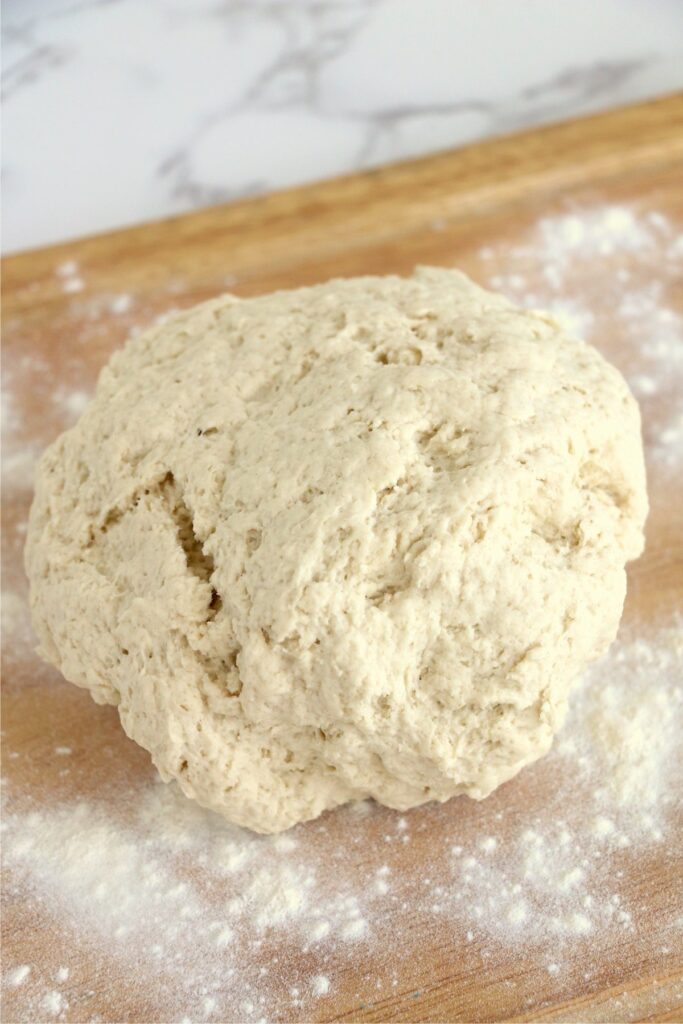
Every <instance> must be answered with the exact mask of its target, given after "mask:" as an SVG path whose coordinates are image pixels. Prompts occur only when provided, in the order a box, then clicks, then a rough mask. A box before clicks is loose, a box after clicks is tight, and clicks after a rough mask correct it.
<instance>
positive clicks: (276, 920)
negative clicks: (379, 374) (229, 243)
mask: <svg viewBox="0 0 683 1024" xmlns="http://www.w3.org/2000/svg"><path fill="white" fill-rule="evenodd" d="M444 227H445V225H442V224H441V223H440V222H435V225H434V230H435V231H438V232H441V231H442V230H443V228H444ZM479 256H480V259H481V266H482V268H483V271H484V275H485V276H486V277H487V280H486V281H485V282H484V283H487V284H489V285H490V286H492V287H495V288H498V289H500V290H501V291H503V292H506V293H507V294H509V296H510V297H511V298H512V299H513V300H514V301H516V302H520V303H522V304H525V305H527V306H529V307H533V308H546V309H550V310H551V311H552V312H553V313H554V315H555V316H556V317H557V318H558V320H560V322H561V323H562V324H563V326H564V327H565V328H566V329H567V330H568V331H570V333H572V334H574V335H575V336H576V337H586V338H588V339H589V340H591V341H592V342H593V343H595V344H596V345H597V346H598V347H601V340H602V339H603V337H604V336H607V335H611V336H614V337H615V338H616V342H615V348H614V349H610V350H609V351H608V352H607V355H608V357H609V358H611V359H614V360H615V361H616V362H618V365H619V367H620V369H621V370H622V372H624V374H625V375H626V377H627V379H628V381H629V384H630V386H631V388H632V389H633V391H634V393H635V395H636V397H637V398H638V400H639V402H640V404H641V408H642V410H643V419H644V433H645V442H646V453H647V460H648V465H649V472H650V478H651V480H652V479H653V478H656V477H657V474H662V473H668V472H670V471H672V470H673V471H678V470H680V466H681V457H682V455H683V407H682V398H683V321H682V318H681V317H680V315H679V314H678V313H677V312H676V310H675V309H674V308H672V304H671V303H672V289H673V285H675V282H676V280H677V278H678V279H680V275H681V273H682V272H683V237H681V236H680V235H677V234H676V231H675V230H674V228H673V226H672V224H671V223H670V221H669V220H668V219H667V218H665V217H663V216H662V215H661V214H659V213H657V212H656V211H651V212H649V213H642V212H637V211H635V210H634V209H631V208H630V207H627V206H622V205H611V206H596V207H594V208H585V209H571V210H569V209H568V210H565V211H563V212H562V213H560V214H558V215H556V216H552V217H544V218H542V219H541V220H539V221H538V223H537V224H536V225H535V227H534V228H533V229H532V231H531V232H530V234H529V236H528V238H527V239H525V241H524V244H520V245H517V246H515V247H513V248H512V249H510V248H509V247H503V246H501V247H498V246H496V245H489V246H487V247H485V248H484V249H482V250H481V251H480V253H479ZM501 267H503V268H504V270H505V272H504V273H502V272H501V270H500V268H501ZM596 268H599V274H600V286H599V289H596V288H595V286H594V282H593V281H592V278H593V277H594V276H595V274H596ZM55 280H56V282H57V284H58V287H59V288H60V289H62V290H63V291H65V292H66V293H67V294H69V293H73V294H76V293H78V292H79V291H81V290H82V289H83V288H84V278H83V274H82V272H81V270H80V268H79V267H78V265H77V264H76V263H75V262H73V261H67V262H66V263H63V264H60V265H59V266H58V267H57V268H56V269H55ZM232 281H233V279H232V277H228V278H226V286H229V285H230V283H232ZM591 284H592V287H589V285H591ZM173 290H174V288H169V291H171V292H172V291H173ZM175 290H178V291H180V290H181V289H180V287H179V286H178V287H177V288H175ZM92 301H93V303H96V304H97V305H96V307H95V306H93V310H94V313H93V315H97V317H101V316H105V317H106V316H109V317H110V318H111V317H126V316H128V315H129V314H130V313H131V311H132V310H133V308H134V304H133V300H132V297H131V296H130V295H128V294H127V293H123V294H120V295H111V294H109V295H106V296H103V297H102V296H100V297H97V296H94V297H93V299H92ZM73 305H74V307H75V306H76V305H77V303H75V302H74V303H73ZM78 305H79V306H80V305H83V308H85V304H83V303H82V301H81V300H80V299H79V302H78ZM159 319H163V318H159ZM111 322H112V321H111V320H110V323H111ZM117 322H118V323H119V324H120V321H117ZM7 368H9V372H8V369H7ZM50 373H51V370H50V367H49V366H48V364H47V362H46V361H44V360H42V359H41V357H38V356H36V355H34V354H31V353H30V352H24V351H20V352H17V353H15V354H14V356H13V361H9V362H8V361H7V359H6V367H5V368H3V377H4V379H3V397H2V412H3V453H2V463H3V464H2V473H3V487H4V494H5V496H6V498H8V499H9V500H10V501H13V502H15V501H16V502H20V503H23V504H22V505H21V508H22V510H23V511H22V512H21V516H20V517H19V518H18V519H17V521H16V524H15V525H14V528H13V529H12V530H7V531H6V539H7V543H8V544H9V545H14V547H12V552H13V555H12V557H13V558H14V554H15V553H16V558H17V559H18V558H19V557H20V550H21V545H22V543H23V533H24V531H25V510H26V507H27V504H28V500H29V497H30V491H31V487H32V478H33V469H34V465H35V461H36V458H37V456H38V454H39V450H40V447H41V444H39V443H38V442H37V441H36V437H37V436H38V435H40V437H41V438H42V434H40V429H42V427H40V428H37V427H36V424H35V422H34V421H31V420H30V418H29V417H28V416H27V412H26V408H25V407H24V405H22V402H21V400H20V396H21V394H22V393H23V391H24V389H26V388H27V387H28V385H29V384H30V383H31V382H33V381H41V382H45V381H47V384H48V385H49V386H50V391H49V392H45V393H46V395H47V398H46V402H45V408H46V410H49V414H50V415H51V416H53V417H54V425H55V430H56V429H63V428H65V427H67V426H70V425H71V424H72V423H73V422H75V420H76V419H77V418H78V416H80V415H81V414H82V412H83V411H84V409H85V407H86V406H87V402H88V400H89V395H90V391H89V388H88V387H87V386H84V385H82V384H81V383H78V382H77V381H76V382H73V383H71V384H69V385H68V386H67V384H63V385H60V386H58V387H56V388H55V387H53V386H52V383H51V381H50ZM41 386H42V384H41ZM646 557H647V555H646ZM17 564H18V561H17ZM18 579H19V577H17V576H16V575H15V576H11V575H9V574H6V578H5V580H4V583H3V593H2V639H3V648H4V650H5V652H6V654H7V656H8V657H9V658H11V659H15V660H16V659H19V658H21V659H23V660H24V663H25V664H26V665H28V666H29V667H30V666H35V665H36V662H34V661H32V660H31V659H32V658H33V654H32V649H33V646H34V643H35V639H34V636H33V632H32V629H31V625H30V618H29V614H28V604H27V601H26V598H25V597H24V593H23V589H22V584H20V583H18V582H17V580H18ZM682 727H683V623H682V622H681V620H680V619H675V618H674V619H669V620H668V621H663V622H661V623H660V624H659V626H658V627H657V628H653V629H651V630H647V629H641V630H639V631H638V632H637V633H636V632H634V631H633V630H629V629H622V632H621V634H620V636H619V638H618V640H617V642H616V643H615V644H614V645H613V646H612V648H611V649H610V651H609V653H608V654H607V656H606V657H605V658H604V659H603V660H602V661H601V662H600V663H598V664H596V665H594V666H593V667H592V668H591V669H590V670H589V671H588V672H587V673H586V675H585V677H584V679H583V680H582V681H581V683H580V684H579V685H578V687H577V688H576V689H575V691H574V692H573V694H572V698H571V704H570V711H569V715H568V719H567V723H566V725H565V727H564V729H563V731H562V732H561V733H560V735H559V736H558V738H557V741H556V744H555V747H554V749H553V750H552V752H551V753H550V754H549V755H548V757H546V758H545V759H543V760H542V761H541V762H539V763H538V764H537V765H535V766H532V767H530V768H528V769H527V770H526V771H525V772H524V773H522V775H521V776H520V777H519V778H518V779H516V780H514V781H513V782H511V783H509V784H508V786H505V787H503V789H502V790H501V791H500V793H497V794H494V795H493V796H492V797H490V798H489V799H488V800H486V801H484V802H483V803H481V804H477V803H475V802H472V801H466V800H464V799H462V800H453V801H451V802H450V803H448V804H446V805H444V806H443V807H431V808H429V807H428V808H423V809H418V810H416V811H412V812H409V813H406V814H400V815H399V814H396V813H393V812H391V811H388V810H386V809H384V808H379V807H377V806H376V805H374V804H373V803H372V801H363V802H362V803H359V804H357V805H352V806H350V807H348V808H344V809H341V810H339V811H337V812H334V814H333V815H328V816H325V817H323V818H322V819H319V820H318V821H316V822H312V823H309V824H308V825H305V826H301V827H297V828H295V829H293V830H292V831H291V832H288V833H286V834H284V835H281V836H278V837H275V838H269V837H260V836H256V835H254V834H252V833H248V832H244V831H242V830H240V829H238V828H236V827H234V826H231V825H229V824H227V823H226V822H224V821H222V820H221V819H219V818H217V817H216V816H214V815H213V814H211V813H210V812H207V811H204V810H203V809H201V808H200V807H198V806H197V805H196V804H194V803H192V802H190V801H188V800H186V799H185V798H184V797H183V796H182V794H181V792H180V791H179V789H178V788H177V787H176V786H175V785H165V784H163V783H161V782H151V781H150V780H149V779H146V780H145V781H142V782H137V783H136V784H135V785H134V786H131V784H130V780H129V778H128V777H126V776H125V773H124V772H123V770H122V769H121V768H120V766H119V765H118V763H117V761H116V759H115V758H112V759H111V760H106V756H105V755H104V754H103V757H104V758H105V763H106V765H107V775H106V779H105V780H104V782H101V787H102V788H101V790H100V783H98V785H97V786H95V787H89V788H87V790H86V791H87V794H88V795H87V799H86V798H81V799H77V798H76V797H75V796H74V794H75V793H78V792H79V791H80V790H79V789H78V788H75V789H70V788H69V787H68V786H67V787H65V789H64V791H63V792H62V791H61V790H60V791H59V795H57V796H55V795H54V794H53V793H52V791H51V790H50V786H51V784H52V781H53V780H54V779H59V780H66V781H67V782H68V781H69V780H70V779H74V778H75V777H76V776H75V773H76V772H77V771H79V770H82V759H81V758H80V757H78V756H73V755H74V750H75V751H76V754H78V753H79V748H78V747H77V744H75V743H74V746H73V747H72V746H67V745H63V744H59V745H58V741H59V740H66V741H67V743H68V742H69V740H70V737H69V735H68V733H65V732H62V731H60V732H55V734H54V735H50V736H49V737H47V739H46V743H45V745H44V747H42V748H41V750H40V757H41V758H44V767H43V768H41V770H44V771H45V773H46V777H47V778H48V780H49V783H48V792H49V793H50V796H49V798H48V799H44V795H43V794H42V793H41V792H39V791H38V790H37V789H36V788H35V787H32V788H28V787H27V788H26V789H25V790H24V789H22V786H21V784H19V783H17V782H15V779H14V778H13V775H12V772H13V770H14V766H15V765H17V766H18V767H19V768H21V766H22V765H24V764H25V761H26V755H25V754H24V753H23V752H22V754H21V757H20V754H19V752H18V750H12V749H11V739H10V738H9V737H5V739H4V744H5V750H6V752H7V765H8V768H10V770H8V775H9V776H10V778H9V785H8V786H7V787H6V788H5V787H3V816H2V829H3V836H2V840H3V841H2V855H3V874H4V877H5V879H6V881H5V883H4V891H5V894H6V895H7V896H8V897H9V898H10V899H11V900H12V901H13V902H15V903H17V902H20V903H22V905H24V906H25V907H26V908H27V913H28V914H29V915H30V917H31V920H32V921H33V922H35V927H40V928H43V929H45V932H44V933H45V934H46V935H49V936H51V941H49V942H47V943H46V948H45V950H44V952H43V953H42V954H41V960H39V961H38V960H34V958H33V953H28V952H27V949H28V948H29V947H27V946H26V947H24V948H23V952H21V950H22V945H21V942H20V941H19V939H16V940H13V947H14V949H15V950H19V952H15V953H14V959H13V957H12V953H10V952H9V943H5V949H4V951H3V953H4V955H3V987H4V990H5V999H6V1000H8V999H9V998H10V997H11V1000H12V1006H13V1011H14V1010H16V1012H15V1017H13V1019H17V1020H26V1021H33V1020H46V1021H60V1020H66V1019H71V1018H72V1016H73V1015H74V1014H75V1013H76V1008H77V1012H78V1017H77V1018H75V1017H74V1019H78V1020H83V1021H85V1020H88V1021H90V1020H92V1021H95V1020H98V1019H102V1017H101V1012H100V1009H99V1008H96V1009H94V1010H91V1009H90V1007H91V1005H93V1006H94V1005H95V1004H94V1003H91V1000H93V999H95V997H96V992H95V986H94V985H93V987H92V988H91V987H90V985H89V983H88V982H84V981H83V979H82V977H81V974H80V971H79V966H80V965H82V963H83V962H96V963H98V964H106V967H107V971H110V970H113V971H114V972H116V976H117V977H121V978H125V979H130V978H132V977H135V978H136V979H137V981H138V983H139V985H140V987H141V989H142V990H143V991H144V994H145V996H146V997H147V998H149V1000H150V1004H151V1005H153V1006H154V1007H155V1012H157V1013H158V1014H159V1015H160V1019H167V1020H177V1021H180V1020H187V1021H194V1022H197V1021H206V1022H209V1021H220V1020H240V1021H244V1022H258V1021H266V1020H273V1019H279V1018H280V1017H282V1016H283V1014H284V1016H287V1014H289V1015H292V1014H293V1013H294V1012H295V1011H296V1014H295V1015H296V1019H315V1017H316V1015H317V1014H324V1015H326V1016H329V1017H331V1016H333V1013H334V1000H335V997H336V996H337V994H338V993H339V992H340V991H342V990H343V988H344V986H345V985H347V984H348V978H349V977H353V979H354V985H355V986H356V989H357V991H356V993H355V995H356V997H357V998H358V999H359V1000H361V1001H365V1002H366V1003H368V1004H371V1003H372V1001H373V1000H376V999H377V1000H381V999H385V998H386V999H388V1000H391V999H394V998H395V996H396V990H397V986H398V984H399V981H398V977H397V965H398V964H405V963H409V962H410V961H411V959H413V958H415V959H417V958H418V957H419V954H420V950H419V949H418V948H416V942H417V941H419V937H420V935H422V936H424V934H425V932H426V930H428V931H429V934H433V935H434V936H435V937H436V939H435V941H436V942H437V943H438V945H439V948H440V949H444V950H451V951H452V952H453V956H454V957H458V958H466V957H469V958H470V959H468V960H467V964H468V970H469V969H471V970H474V969H475V967H476V965H477V964H478V965H481V964H482V963H485V962H486V961H491V962H492V961H493V960H494V958H495V957H496V955H497V952H499V951H501V950H502V951H503V952H504V955H505V961H506V962H508V961H510V960H513V959H515V958H518V957H519V958H522V959H524V958H525V957H527V956H533V958H534V962H535V963H538V964H540V970H541V971H542V972H543V975H544V978H545V980H546V981H547V982H548V983H549V984H552V985H558V986H559V985H561V984H562V983H563V979H566V977H567V975H568V973H569V972H571V970H572V969H573V965H574V964H581V968H580V969H581V971H582V974H581V975H580V977H581V978H582V979H583V982H582V983H583V984H586V983H588V982H589V981H590V979H591V978H592V976H593V973H594V971H593V968H592V967H591V962H590V961H591V958H592V957H593V956H594V951H595V950H600V949H610V950H612V949H613V950H619V949H620V948H621V946H622V945H624V946H628V944H631V945H633V944H634V943H635V942H636V941H638V942H639V943H640V944H641V946H639V947H638V948H647V949H649V948H650V946H651V947H652V948H653V949H656V951H657V955H658V956H665V955H668V954H669V953H670V951H671V950H672V949H676V947H677V943H679V942H680V927H681V924H682V923H683V919H677V918H676V916H675V914H667V913H662V912H661V906H660V909H659V910H658V909H657V905H656V899H657V895H658V894H657V891H655V889H654V888H653V884H654V883H653V881H652V877H653V876H652V875H651V874H650V873H649V869H648V865H649V864H650V862H651V859H652V858H655V857H660V858H661V857H665V858H669V859H670V861H671V863H672V864H674V865H675V863H676V861H677V860H680V856H681V853H680V824H679V820H678V818H677V815H679V813H680V812H679V804H678V792H677V787H678V786H679V779H680V774H681V745H680V735H681V729H682ZM41 764H42V762H41ZM79 766H80V768H79ZM69 773H71V774H69ZM514 787H519V789H518V790H517V792H516V798H515V790H514ZM520 793H521V799H520ZM508 794H512V796H508ZM416 923H419V925H420V926H419V927H416ZM643 943H645V947H643V946H642V944H643ZM648 944H649V945H648ZM31 948H32V947H31ZM50 957H54V959H50ZM581 957H583V960H581ZM472 958H476V959H472ZM587 967H588V968H590V969H586V968H587ZM90 983H91V984H92V979H90ZM419 996H420V993H419V992H417V993H415V998H416V999H418V998H419ZM318 1001H320V1004H319V1005H316V1004H317V1003H318ZM417 1007H419V1003H418V1004H417ZM419 1012H420V1010H419V1009H417V1008H416V1015H417V1014H418V1013H419ZM624 1012H626V1011H624ZM422 1015H423V1016H424V1013H423V1014H422Z"/></svg>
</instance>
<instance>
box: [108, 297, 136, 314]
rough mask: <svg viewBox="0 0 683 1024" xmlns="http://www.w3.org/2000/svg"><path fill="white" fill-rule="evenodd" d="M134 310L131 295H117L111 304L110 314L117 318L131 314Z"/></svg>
mask: <svg viewBox="0 0 683 1024" xmlns="http://www.w3.org/2000/svg"><path fill="white" fill-rule="evenodd" d="M132 308H133V299H132V297H131V296H130V295H127V294H125V293H124V294H122V295H115V296H114V298H113V299H112V300H111V302H110V303H109V312H110V313H113V314H114V315H115V316H122V315H123V314H124V313H129V312H130V310H131V309H132Z"/></svg>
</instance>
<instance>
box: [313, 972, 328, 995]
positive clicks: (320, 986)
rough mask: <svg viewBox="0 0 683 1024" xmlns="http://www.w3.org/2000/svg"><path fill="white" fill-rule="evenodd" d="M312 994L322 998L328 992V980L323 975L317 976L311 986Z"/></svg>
mask: <svg viewBox="0 0 683 1024" xmlns="http://www.w3.org/2000/svg"><path fill="white" fill-rule="evenodd" d="M311 988H312V989H313V994H314V995H316V996H324V995H327V993H328V992H329V991H330V979H329V978H328V977H326V976H325V975H324V974H317V975H316V976H315V978H314V979H313V982H312V984H311Z"/></svg>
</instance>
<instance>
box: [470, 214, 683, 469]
mask: <svg viewBox="0 0 683 1024" xmlns="http://www.w3.org/2000/svg"><path fill="white" fill-rule="evenodd" d="M479 258H480V259H481V261H482V266H483V270H484V276H485V282H484V283H485V284H488V285H489V286H490V287H492V288H495V289H497V290H498V291H501V292H503V293H505V294H507V295H508V296H509V297H510V298H511V299H512V300H513V301H514V302H517V303H519V304H521V305H524V306H527V307H530V308H535V309H545V310H548V311H550V312H551V313H552V314H553V315H554V317H555V318H556V320H557V321H558V323H559V324H560V325H561V326H562V327H563V328H564V329H565V330H566V331H568V333H569V334H572V335H574V336H575V337H577V338H585V339H587V340H589V341H591V342H592V343H593V344H595V345H597V347H598V348H601V347H602V345H601V340H602V336H603V332H604V333H606V334H611V335H613V336H614V335H616V337H617V338H618V347H616V348H614V349H611V350H610V351H609V352H608V353H607V355H608V358H610V359H612V360H613V361H615V362H616V363H617V365H618V366H619V368H620V369H621V371H622V372H623V373H624V375H625V376H626V378H627V380H628V382H629V385H630V386H631V388H632V390H633V392H634V394H635V395H636V397H637V398H638V400H639V401H640V403H641V406H642V411H643V420H644V433H645V442H646V454H647V457H648V461H649V463H650V465H651V466H652V467H654V468H658V469H664V470H672V469H674V468H680V466H681V462H682V460H683V318H681V316H680V315H679V314H678V313H677V312H676V311H675V310H673V309H672V308H671V307H670V305H669V301H670V299H669V295H670V292H671V289H672V287H673V286H674V285H675V283H676V281H677V280H680V277H681V275H682V274H683V238H682V237H681V236H678V235H677V234H676V232H675V230H674V228H673V227H672V225H671V223H670V222H669V220H668V219H667V218H666V217H664V216H663V215H661V214H659V213H658V212H656V211H653V212H650V213H646V214H638V213H636V212H635V211H634V210H631V209H630V208H628V207H626V206H614V205H608V206H598V207H595V208H587V209H577V210H574V211H572V212H570V213H565V214H558V215H556V216H552V217H544V218H542V219H541V220H539V221H538V223H537V224H536V226H535V228H534V229H533V230H532V231H531V233H530V235H529V238H528V241H527V242H526V243H525V244H524V245H518V246H516V247H514V248H513V249H512V250H509V249H503V248H501V252H500V253H499V252H498V251H497V249H496V248H495V247H494V246H490V245H489V246H485V247H483V248H482V249H481V250H480V252H479ZM498 262H501V263H504V264H506V265H507V266H509V267H511V269H510V270H509V271H506V272H505V273H495V272H493V271H492V270H491V265H492V264H495V263H498ZM596 265H597V266H598V267H599V268H600V287H599V289H597V290H596V289H595V287H594V278H595V273H596ZM530 282H533V284H532V285H530ZM591 286H593V287H591ZM587 296H590V298H589V299H588V298H587Z"/></svg>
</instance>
